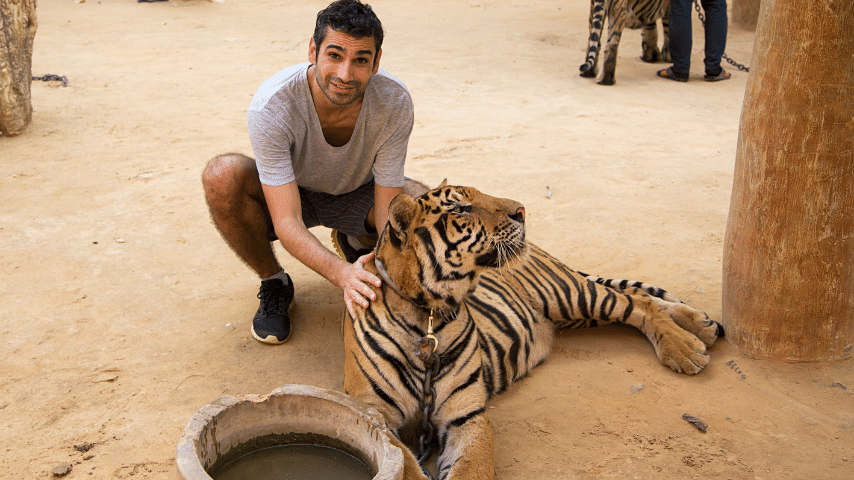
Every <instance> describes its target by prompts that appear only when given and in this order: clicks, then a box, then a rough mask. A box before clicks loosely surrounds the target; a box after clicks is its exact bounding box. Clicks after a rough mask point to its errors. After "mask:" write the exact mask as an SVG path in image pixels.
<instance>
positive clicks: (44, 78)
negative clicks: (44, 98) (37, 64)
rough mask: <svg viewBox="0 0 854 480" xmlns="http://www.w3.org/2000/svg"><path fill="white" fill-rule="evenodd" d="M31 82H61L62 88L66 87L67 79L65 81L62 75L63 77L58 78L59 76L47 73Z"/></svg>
mask: <svg viewBox="0 0 854 480" xmlns="http://www.w3.org/2000/svg"><path fill="white" fill-rule="evenodd" d="M33 80H41V81H44V82H50V81H51V80H60V81H62V86H63V87H67V86H68V79H67V78H65V76H64V75H63V76H59V75H54V74H52V73H48V74H47V75H43V76H41V77H33Z"/></svg>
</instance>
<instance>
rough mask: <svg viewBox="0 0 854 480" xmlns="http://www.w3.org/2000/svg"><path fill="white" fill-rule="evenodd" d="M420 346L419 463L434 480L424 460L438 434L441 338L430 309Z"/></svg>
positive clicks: (430, 453) (423, 470)
mask: <svg viewBox="0 0 854 480" xmlns="http://www.w3.org/2000/svg"><path fill="white" fill-rule="evenodd" d="M418 346H419V352H418V358H420V359H421V360H423V361H424V386H423V389H422V394H421V398H419V399H418V409H419V410H420V411H421V421H420V422H419V423H418V427H417V428H416V434H417V436H418V465H420V466H421V471H422V472H423V473H424V475H426V476H427V478H429V479H430V480H433V475H432V474H431V473H430V472H429V471H428V470H427V468H426V467H425V466H424V462H426V461H427V459H429V458H430V455H432V453H433V452H432V449H431V448H430V444H431V443H432V442H433V437H434V436H435V435H436V427H434V426H433V422H432V421H431V418H432V417H433V411H434V410H435V408H436V388H435V387H434V386H433V379H434V378H435V377H436V376H437V375H438V374H439V368H440V363H439V355H438V354H437V353H436V352H437V351H438V350H439V340H438V339H437V338H436V337H435V335H433V310H430V317H429V318H428V319H427V335H425V336H424V337H422V338H421V341H420V342H419V345H418Z"/></svg>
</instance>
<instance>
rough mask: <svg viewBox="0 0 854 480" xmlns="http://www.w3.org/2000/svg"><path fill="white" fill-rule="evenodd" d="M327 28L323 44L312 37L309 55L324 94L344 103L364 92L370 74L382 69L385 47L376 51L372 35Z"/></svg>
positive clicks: (328, 97)
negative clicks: (358, 34) (317, 42)
mask: <svg viewBox="0 0 854 480" xmlns="http://www.w3.org/2000/svg"><path fill="white" fill-rule="evenodd" d="M327 29H328V30H327V32H326V38H325V39H324V40H323V43H322V44H321V45H319V46H318V45H316V44H315V43H314V39H312V40H311V43H310V46H309V59H310V60H312V61H313V62H314V63H315V70H314V76H315V80H316V81H317V85H318V86H319V87H320V89H321V91H323V94H324V95H326V98H327V99H329V101H330V102H332V103H333V104H335V105H338V106H341V107H344V106H347V105H350V104H351V103H353V102H355V101H356V100H358V99H359V98H361V96H362V94H363V93H365V90H366V89H367V88H368V82H370V79H371V75H373V74H375V73H377V70H378V69H379V64H380V55H381V54H382V51H379V52H377V51H376V45H375V43H374V39H373V37H362V38H356V37H353V36H350V35H348V34H346V33H342V32H338V31H335V30H332V29H331V28H329V27H327Z"/></svg>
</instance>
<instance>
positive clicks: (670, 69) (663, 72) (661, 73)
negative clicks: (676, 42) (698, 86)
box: [655, 67, 688, 82]
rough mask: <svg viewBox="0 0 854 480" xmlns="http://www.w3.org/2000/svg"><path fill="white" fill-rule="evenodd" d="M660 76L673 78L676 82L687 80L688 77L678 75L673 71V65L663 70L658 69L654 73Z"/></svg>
mask: <svg viewBox="0 0 854 480" xmlns="http://www.w3.org/2000/svg"><path fill="white" fill-rule="evenodd" d="M655 74H656V75H658V76H659V77H661V78H666V79H668V80H675V81H677V82H687V81H688V77H680V76H677V75H676V74H675V73H673V67H667V68H665V69H664V70H659V71H658V72H656V73H655Z"/></svg>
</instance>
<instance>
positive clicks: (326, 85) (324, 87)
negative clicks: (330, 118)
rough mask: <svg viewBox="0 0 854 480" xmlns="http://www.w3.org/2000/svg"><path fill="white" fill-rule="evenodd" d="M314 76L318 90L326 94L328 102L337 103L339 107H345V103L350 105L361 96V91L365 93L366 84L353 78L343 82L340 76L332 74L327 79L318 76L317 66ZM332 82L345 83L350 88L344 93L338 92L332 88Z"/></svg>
mask: <svg viewBox="0 0 854 480" xmlns="http://www.w3.org/2000/svg"><path fill="white" fill-rule="evenodd" d="M314 77H315V80H316V81H317V85H318V86H319V87H320V91H322V92H323V94H324V95H326V98H328V99H329V101H330V102H332V103H333V104H335V105H338V106H339V107H346V106H347V105H350V104H351V103H353V102H355V101H356V100H358V99H359V97H361V96H362V94H363V93H365V90H366V89H367V88H368V87H367V84H365V85H362V83H361V82H358V81H355V80H354V81H351V82H345V81H342V80H341V79H340V78H338V77H333V76H329V77H328V78H327V79H324V78H323V77H321V76H320V69H319V68H315V73H314ZM332 83H336V84H338V85H346V86H348V87H351V88H350V89H348V90H347V91H346V92H344V93H338V92H335V91H333V90H332Z"/></svg>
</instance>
